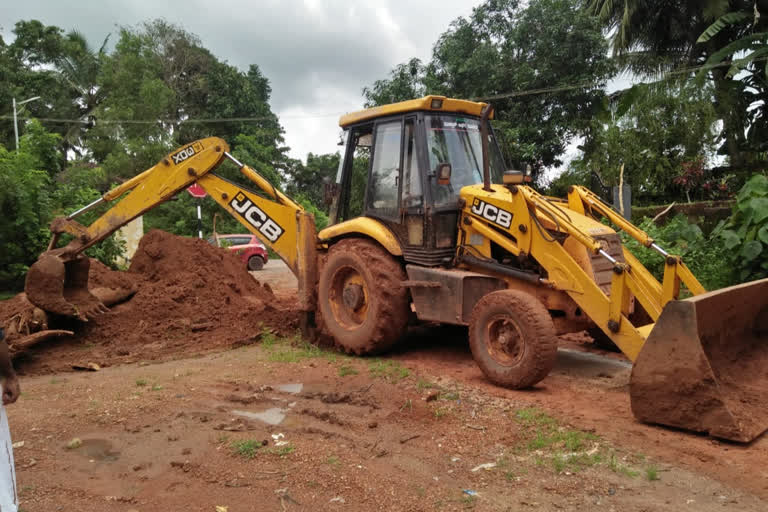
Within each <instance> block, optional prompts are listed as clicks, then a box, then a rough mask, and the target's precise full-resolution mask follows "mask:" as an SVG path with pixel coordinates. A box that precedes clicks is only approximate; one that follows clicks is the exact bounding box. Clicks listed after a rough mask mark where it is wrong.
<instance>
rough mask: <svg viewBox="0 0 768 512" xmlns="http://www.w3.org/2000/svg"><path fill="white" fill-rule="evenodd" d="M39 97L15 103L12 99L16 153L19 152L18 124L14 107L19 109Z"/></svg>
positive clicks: (14, 99)
mask: <svg viewBox="0 0 768 512" xmlns="http://www.w3.org/2000/svg"><path fill="white" fill-rule="evenodd" d="M39 99H40V96H35V97H34V98H29V99H26V100H24V101H20V102H18V103H16V98H13V135H14V137H15V138H16V152H17V153H18V152H19V122H18V120H17V117H16V107H20V106H22V105H23V104H25V103H29V102H30V101H35V100H39Z"/></svg>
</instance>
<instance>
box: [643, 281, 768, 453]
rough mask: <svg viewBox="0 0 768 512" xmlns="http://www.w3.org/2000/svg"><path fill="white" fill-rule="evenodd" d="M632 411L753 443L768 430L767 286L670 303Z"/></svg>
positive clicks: (649, 346) (654, 335) (650, 343)
mask: <svg viewBox="0 0 768 512" xmlns="http://www.w3.org/2000/svg"><path fill="white" fill-rule="evenodd" d="M630 398H631V403H632V412H633V413H634V414H635V416H636V417H637V418H638V419H639V420H640V421H644V422H647V423H658V424H662V425H668V426H672V427H678V428H684V429H688V430H694V431H698V432H707V433H709V434H710V435H712V436H715V437H719V438H723V439H729V440H732V441H739V442H749V441H752V440H753V439H755V438H756V437H758V436H760V435H761V434H762V433H763V432H764V431H765V430H766V429H768V279H763V280H761V281H754V282H752V283H746V284H742V285H737V286H732V287H730V288H724V289H722V290H717V291H714V292H709V293H705V294H702V295H698V296H695V297H691V298H689V299H685V300H678V301H672V302H669V303H668V304H667V305H666V306H665V308H664V310H663V311H662V313H661V316H660V317H659V319H658V321H657V322H656V325H655V327H654V328H653V330H652V331H651V333H650V335H649V336H648V339H647V341H646V343H645V345H644V346H643V349H642V350H641V352H640V354H639V356H638V358H637V360H636V361H635V366H634V367H633V369H632V378H631V380H630Z"/></svg>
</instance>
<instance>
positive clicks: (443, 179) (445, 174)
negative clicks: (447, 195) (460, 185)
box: [437, 162, 453, 185]
mask: <svg viewBox="0 0 768 512" xmlns="http://www.w3.org/2000/svg"><path fill="white" fill-rule="evenodd" d="M452 170H453V169H452V167H451V164H450V163H449V162H443V163H441V164H438V165H437V184H438V185H450V184H451V171H452Z"/></svg>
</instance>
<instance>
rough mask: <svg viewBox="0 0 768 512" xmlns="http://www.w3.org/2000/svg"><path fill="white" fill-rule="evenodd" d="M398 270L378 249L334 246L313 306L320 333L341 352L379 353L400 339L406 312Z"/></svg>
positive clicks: (358, 243)
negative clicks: (316, 306)
mask: <svg viewBox="0 0 768 512" xmlns="http://www.w3.org/2000/svg"><path fill="white" fill-rule="evenodd" d="M405 279H406V277H405V271H404V270H403V266H402V265H401V264H400V263H399V262H397V261H396V260H395V259H394V258H393V257H392V256H391V255H390V254H389V253H388V252H387V251H386V250H384V249H383V248H382V247H381V246H379V245H378V244H377V243H375V242H373V241H370V240H364V239H347V240H342V241H340V242H338V243H336V244H335V245H333V246H332V247H331V248H330V250H329V251H328V259H327V260H326V262H325V264H324V265H323V268H322V269H321V271H320V280H319V284H318V306H319V309H320V315H321V316H322V321H323V324H324V325H323V328H324V331H325V332H327V333H328V334H330V335H331V336H332V337H333V339H334V340H335V342H336V344H337V345H339V346H340V347H341V348H342V349H344V350H345V351H346V352H350V353H354V354H357V355H364V354H374V353H379V352H383V351H385V350H387V349H389V348H390V347H392V345H394V344H395V343H396V342H397V341H398V340H399V339H400V338H401V337H402V335H403V334H404V333H405V329H406V326H407V324H408V316H409V312H410V309H409V307H408V290H407V289H406V288H403V287H402V286H401V283H402V281H405Z"/></svg>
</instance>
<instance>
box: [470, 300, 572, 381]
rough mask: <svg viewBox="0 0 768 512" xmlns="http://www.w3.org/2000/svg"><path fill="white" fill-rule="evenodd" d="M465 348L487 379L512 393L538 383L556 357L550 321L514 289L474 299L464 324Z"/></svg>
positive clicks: (536, 303)
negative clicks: (474, 302) (466, 341)
mask: <svg viewBox="0 0 768 512" xmlns="http://www.w3.org/2000/svg"><path fill="white" fill-rule="evenodd" d="M469 346H470V348H471V349H472V356H473V357H474V359H475V362H477V364H478V366H479V367H480V369H481V370H482V371H483V374H485V376H486V378H487V379H488V380H490V381H491V382H493V383H494V384H496V385H499V386H504V387H507V388H512V389H522V388H527V387H530V386H533V385H534V384H536V383H537V382H539V381H541V380H542V379H543V378H544V377H546V376H547V375H548V374H549V372H550V371H551V370H552V368H553V367H554V365H555V359H556V358H557V337H556V336H555V326H554V323H553V322H552V317H551V316H550V314H549V312H548V311H547V309H546V308H545V307H544V305H543V304H542V303H541V302H539V300H538V299H536V297H533V296H531V295H529V294H527V293H524V292H521V291H517V290H500V291H496V292H492V293H489V294H488V295H486V296H485V297H483V298H482V299H480V300H479V301H478V303H477V304H476V305H475V307H474V309H473V310H472V315H471V316H470V320H469Z"/></svg>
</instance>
